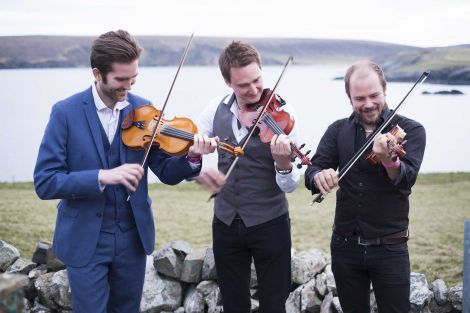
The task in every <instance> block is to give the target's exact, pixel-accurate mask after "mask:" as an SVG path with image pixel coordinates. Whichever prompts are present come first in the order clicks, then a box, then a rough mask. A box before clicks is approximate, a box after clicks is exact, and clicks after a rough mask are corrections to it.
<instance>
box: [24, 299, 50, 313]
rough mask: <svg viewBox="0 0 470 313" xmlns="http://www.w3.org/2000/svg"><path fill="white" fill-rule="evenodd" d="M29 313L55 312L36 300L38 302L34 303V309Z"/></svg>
mask: <svg viewBox="0 0 470 313" xmlns="http://www.w3.org/2000/svg"><path fill="white" fill-rule="evenodd" d="M28 312H29V313H52V312H53V310H51V309H49V308H48V307H46V306H45V305H42V304H41V303H39V299H38V298H36V300H35V301H34V304H33V307H32V308H31V310H30V311H28Z"/></svg>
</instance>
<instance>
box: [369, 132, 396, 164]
mask: <svg viewBox="0 0 470 313" xmlns="http://www.w3.org/2000/svg"><path fill="white" fill-rule="evenodd" d="M392 141H393V142H394V141H395V138H394V137H393V136H392V135H391V134H390V133H386V134H379V135H378V136H377V137H376V138H375V139H374V145H373V147H372V151H373V152H374V153H375V154H376V155H377V158H378V159H379V160H380V161H382V162H386V163H390V162H393V161H394V160H393V158H394V157H395V156H396V155H394V154H393V153H392V151H391V150H390V142H392Z"/></svg>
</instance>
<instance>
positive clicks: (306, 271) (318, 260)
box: [292, 249, 328, 285]
mask: <svg viewBox="0 0 470 313" xmlns="http://www.w3.org/2000/svg"><path fill="white" fill-rule="evenodd" d="M327 261H328V260H327V256H326V254H325V253H324V252H322V251H321V250H319V249H310V250H307V251H302V252H299V253H297V254H295V255H294V256H293V257H292V281H293V282H294V283H296V284H299V285H301V284H305V283H306V282H308V281H310V280H311V279H313V278H314V277H315V275H317V274H318V273H319V272H321V271H322V270H323V269H324V268H325V266H326V264H327Z"/></svg>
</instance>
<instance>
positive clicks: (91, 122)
mask: <svg viewBox="0 0 470 313" xmlns="http://www.w3.org/2000/svg"><path fill="white" fill-rule="evenodd" d="M83 104H84V106H83V109H84V110H85V115H86V118H87V121H88V126H89V127H90V131H91V135H92V136H93V141H94V142H95V146H96V150H97V151H98V154H99V156H100V160H101V164H102V165H103V167H104V168H108V167H109V166H108V162H107V160H106V157H105V153H104V146H103V139H102V136H101V130H100V124H101V122H100V119H99V118H98V114H97V113H96V106H95V102H94V101H93V94H92V92H91V87H90V88H89V89H88V90H87V91H86V92H85V99H84V102H83Z"/></svg>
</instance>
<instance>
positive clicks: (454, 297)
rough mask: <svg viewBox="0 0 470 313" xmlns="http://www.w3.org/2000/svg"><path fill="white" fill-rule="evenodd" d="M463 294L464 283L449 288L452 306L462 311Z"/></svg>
mask: <svg viewBox="0 0 470 313" xmlns="http://www.w3.org/2000/svg"><path fill="white" fill-rule="evenodd" d="M462 294H463V285H462V283H460V284H459V285H457V286H454V287H452V288H449V293H448V299H449V301H450V303H452V307H453V308H454V309H456V310H458V311H462Z"/></svg>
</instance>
